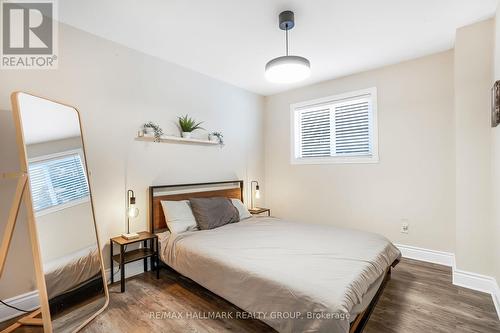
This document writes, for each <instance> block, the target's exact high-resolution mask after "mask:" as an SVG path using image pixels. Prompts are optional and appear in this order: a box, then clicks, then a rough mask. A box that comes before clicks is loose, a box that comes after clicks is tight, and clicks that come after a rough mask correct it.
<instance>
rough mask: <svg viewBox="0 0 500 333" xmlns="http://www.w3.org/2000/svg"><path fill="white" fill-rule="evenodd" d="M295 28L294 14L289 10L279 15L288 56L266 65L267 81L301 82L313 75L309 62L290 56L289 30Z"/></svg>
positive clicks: (302, 58) (275, 59)
mask: <svg viewBox="0 0 500 333" xmlns="http://www.w3.org/2000/svg"><path fill="white" fill-rule="evenodd" d="M294 26H295V19H294V14H293V12H292V11H290V10H287V11H284V12H282V13H280V15H279V27H280V29H281V30H284V31H285V50H286V55H284V56H282V57H278V58H274V59H272V60H271V61H269V62H268V63H267V64H266V79H267V80H268V81H270V82H274V83H294V82H299V81H302V80H304V79H306V78H307V77H309V75H311V64H310V63H309V60H307V59H306V58H304V57H300V56H293V55H288V30H291V29H292V28H293V27H294Z"/></svg>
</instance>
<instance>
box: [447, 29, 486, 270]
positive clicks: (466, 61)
mask: <svg viewBox="0 0 500 333" xmlns="http://www.w3.org/2000/svg"><path fill="white" fill-rule="evenodd" d="M493 27H494V21H493V20H487V21H483V22H480V23H476V24H473V25H469V26H466V27H463V28H460V29H458V30H457V35H456V40H455V65H454V67H455V127H456V128H455V141H456V228H457V230H456V235H457V236H456V237H457V248H456V264H457V268H459V269H462V270H466V271H470V272H476V273H482V274H485V275H490V276H491V275H493V273H494V265H492V263H493V255H494V254H495V252H494V251H493V249H494V247H495V246H494V245H493V244H494V238H493V236H494V233H493V232H492V223H491V221H492V210H491V199H490V197H491V151H490V140H491V130H490V128H491V127H490V110H491V108H490V105H491V104H490V96H491V95H490V89H491V83H492V81H493V80H492V79H493V78H492V73H493V45H494V42H493V33H494V28H493Z"/></svg>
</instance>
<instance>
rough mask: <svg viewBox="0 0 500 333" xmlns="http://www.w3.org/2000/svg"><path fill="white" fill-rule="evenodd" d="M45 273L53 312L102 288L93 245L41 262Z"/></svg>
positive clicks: (99, 265)
mask: <svg viewBox="0 0 500 333" xmlns="http://www.w3.org/2000/svg"><path fill="white" fill-rule="evenodd" d="M44 273H45V284H46V286H47V295H48V298H49V305H50V308H51V313H52V314H55V313H58V312H60V311H62V310H64V309H65V308H67V307H69V306H71V305H72V304H77V303H78V302H79V299H80V298H83V299H85V298H88V296H89V295H91V294H94V293H95V294H98V293H102V290H103V288H104V286H103V283H102V274H101V264H100V261H99V252H98V251H97V246H96V245H92V246H89V247H86V248H83V249H80V250H78V251H75V252H73V253H70V254H68V255H65V256H63V257H60V258H57V259H54V260H51V261H49V262H46V263H44Z"/></svg>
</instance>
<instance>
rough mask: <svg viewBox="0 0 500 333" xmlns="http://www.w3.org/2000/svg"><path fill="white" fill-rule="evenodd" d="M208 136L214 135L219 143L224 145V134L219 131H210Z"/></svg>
mask: <svg viewBox="0 0 500 333" xmlns="http://www.w3.org/2000/svg"><path fill="white" fill-rule="evenodd" d="M209 136H210V137H213V136H215V137H216V138H217V141H218V142H219V145H221V146H224V135H223V134H222V133H221V132H212V133H210V134H209Z"/></svg>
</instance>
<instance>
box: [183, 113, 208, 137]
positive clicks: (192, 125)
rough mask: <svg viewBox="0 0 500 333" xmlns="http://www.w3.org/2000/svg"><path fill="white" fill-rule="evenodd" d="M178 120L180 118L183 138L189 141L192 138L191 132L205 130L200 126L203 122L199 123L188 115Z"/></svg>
mask: <svg viewBox="0 0 500 333" xmlns="http://www.w3.org/2000/svg"><path fill="white" fill-rule="evenodd" d="M177 118H179V129H180V130H181V135H182V137H183V138H186V139H189V138H191V132H193V131H194V130H197V129H203V127H201V126H200V125H201V124H202V123H203V122H199V123H197V122H196V121H195V120H194V119H193V118H191V117H189V116H188V115H185V116H183V117H177Z"/></svg>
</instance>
